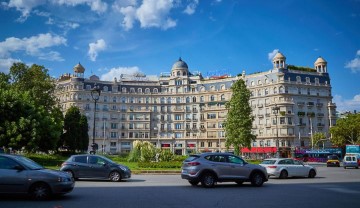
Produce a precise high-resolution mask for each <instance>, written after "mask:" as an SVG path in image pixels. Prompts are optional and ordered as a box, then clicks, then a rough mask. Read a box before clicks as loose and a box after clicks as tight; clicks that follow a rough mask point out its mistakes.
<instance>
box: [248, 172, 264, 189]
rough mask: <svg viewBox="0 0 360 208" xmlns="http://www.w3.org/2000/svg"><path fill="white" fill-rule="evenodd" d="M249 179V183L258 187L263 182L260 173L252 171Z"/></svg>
mask: <svg viewBox="0 0 360 208" xmlns="http://www.w3.org/2000/svg"><path fill="white" fill-rule="evenodd" d="M250 181H251V185H253V186H257V187H260V186H262V185H263V183H264V178H263V176H262V175H261V174H260V173H254V174H252V175H251V178H250Z"/></svg>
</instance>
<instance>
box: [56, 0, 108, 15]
mask: <svg viewBox="0 0 360 208" xmlns="http://www.w3.org/2000/svg"><path fill="white" fill-rule="evenodd" d="M52 2H53V3H54V4H59V5H66V6H78V5H82V4H86V5H88V6H89V7H90V8H91V10H92V11H95V12H98V13H104V12H106V10H107V7H108V5H107V3H106V2H103V1H101V0H52Z"/></svg>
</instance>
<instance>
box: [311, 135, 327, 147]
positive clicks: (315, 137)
mask: <svg viewBox="0 0 360 208" xmlns="http://www.w3.org/2000/svg"><path fill="white" fill-rule="evenodd" d="M325 139H326V136H325V134H324V133H322V132H316V133H315V134H314V135H313V136H312V140H313V141H312V142H313V144H314V147H319V145H320V142H321V141H322V140H325Z"/></svg>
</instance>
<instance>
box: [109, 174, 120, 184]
mask: <svg viewBox="0 0 360 208" xmlns="http://www.w3.org/2000/svg"><path fill="white" fill-rule="evenodd" d="M109 178H110V180H111V181H114V182H118V181H121V175H120V173H119V172H117V171H112V172H111V173H110V176H109Z"/></svg>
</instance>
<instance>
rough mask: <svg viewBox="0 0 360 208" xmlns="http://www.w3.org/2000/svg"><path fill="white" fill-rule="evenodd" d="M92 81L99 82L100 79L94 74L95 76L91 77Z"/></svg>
mask: <svg viewBox="0 0 360 208" xmlns="http://www.w3.org/2000/svg"><path fill="white" fill-rule="evenodd" d="M90 80H93V81H99V80H100V78H99V77H98V76H96V75H95V74H94V75H91V76H90Z"/></svg>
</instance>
